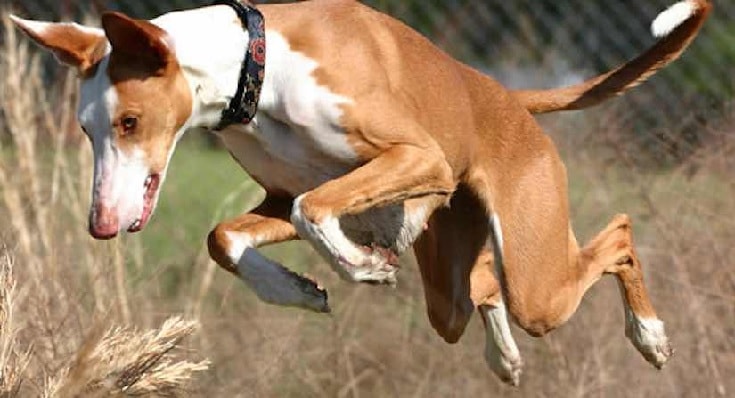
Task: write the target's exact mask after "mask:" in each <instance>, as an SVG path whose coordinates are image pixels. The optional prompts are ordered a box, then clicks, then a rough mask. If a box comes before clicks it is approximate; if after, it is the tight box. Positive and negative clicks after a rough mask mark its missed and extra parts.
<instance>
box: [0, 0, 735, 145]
mask: <svg viewBox="0 0 735 398" xmlns="http://www.w3.org/2000/svg"><path fill="white" fill-rule="evenodd" d="M674 1H675V0H649V1H644V2H641V1H634V0H619V1H614V2H611V1H599V0H514V1H506V0H481V1H478V0H369V1H365V2H366V3H368V4H370V5H371V6H374V7H376V8H378V9H381V10H384V11H385V12H387V13H389V14H390V15H393V16H395V17H397V18H399V19H401V20H403V21H405V22H406V23H407V24H409V25H411V26H412V27H414V28H415V29H417V30H419V31H420V32H421V33H423V34H425V35H426V36H428V37H430V38H431V39H432V40H433V41H434V42H435V43H437V44H438V45H439V46H441V47H442V48H444V49H445V50H447V51H448V52H450V53H451V54H452V55H454V56H455V57H457V58H458V59H460V60H462V61H464V62H467V63H469V64H471V65H473V66H475V67H476V68H478V69H480V70H483V71H485V72H487V73H488V74H491V75H493V76H494V77H495V78H497V79H498V80H500V81H501V82H502V83H504V84H505V85H507V86H509V87H514V88H528V87H554V86H560V85H565V84H570V83H574V82H577V81H580V80H583V79H584V78H585V77H589V76H592V75H594V74H597V73H600V72H603V71H607V70H609V69H610V68H612V67H614V66H616V65H618V64H620V63H621V62H623V61H625V60H628V59H630V58H632V57H634V56H635V55H637V54H639V53H641V52H642V51H643V50H644V49H646V48H647V47H648V46H650V45H651V44H653V42H654V38H653V37H652V35H651V34H650V32H649V27H650V23H651V21H652V20H653V19H654V18H655V17H656V15H657V14H658V13H659V12H660V11H662V10H663V9H665V8H666V7H668V6H670V5H671V4H672V3H673V2H674ZM266 2H267V1H262V2H260V3H266ZM271 2H279V1H271ZM280 2H283V1H280ZM208 3H210V0H158V1H152V0H89V1H74V0H0V4H2V5H4V6H5V8H8V7H10V8H11V9H12V10H13V11H14V12H17V13H19V14H21V15H23V16H25V17H30V18H37V19H78V18H81V17H82V16H83V15H85V14H89V13H92V14H95V13H99V12H101V11H103V10H118V11H122V12H126V13H128V14H130V15H134V16H136V17H140V18H152V17H154V16H156V15H159V14H161V13H164V12H167V11H171V10H176V9H185V8H191V7H196V6H202V5H206V4H208ZM714 5H715V11H714V13H713V15H712V17H711V18H710V20H709V21H708V22H707V25H706V26H705V28H704V29H703V31H702V33H701V34H700V36H699V37H698V38H697V40H696V41H695V43H694V44H693V45H692V47H691V48H690V49H689V50H688V51H687V52H686V53H685V55H684V56H683V57H682V59H681V60H679V61H677V62H676V63H675V64H673V65H672V66H670V67H668V68H667V69H666V70H664V71H663V72H661V73H659V74H658V75H656V76H655V77H654V78H653V79H651V81H649V82H648V83H647V84H646V85H645V86H644V88H643V89H639V90H635V91H634V92H633V93H631V94H628V95H626V96H624V97H623V99H620V100H617V101H615V102H614V104H615V105H614V106H616V107H617V109H618V110H619V111H620V114H621V116H620V117H618V118H616V120H617V121H618V122H619V123H620V124H621V125H622V126H623V127H624V128H625V129H627V130H629V131H631V132H633V134H638V135H641V134H643V133H644V132H645V133H647V134H648V135H649V136H652V137H655V136H656V134H650V132H651V131H652V130H655V129H666V135H671V134H672V133H671V130H672V129H674V130H680V131H681V132H686V131H689V130H691V129H692V126H691V123H699V121H701V120H705V119H707V118H709V117H710V116H711V115H712V114H714V113H717V112H719V111H721V110H722V109H724V108H723V104H727V103H729V100H730V99H731V97H732V96H733V93H734V92H735V73H733V72H732V65H735V24H733V23H732V22H731V21H733V20H734V19H735V2H733V1H732V0H714ZM673 115H677V117H672V116H673ZM682 115H685V117H682ZM682 119H686V121H685V122H684V123H682ZM674 121H675V122H674ZM672 122H673V123H672ZM673 134H674V135H677V134H678V133H677V132H676V131H675V132H674V133H673ZM681 134H684V133H681ZM681 134H680V135H681ZM659 138H660V135H659Z"/></svg>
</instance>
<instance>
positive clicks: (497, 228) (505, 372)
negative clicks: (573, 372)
mask: <svg viewBox="0 0 735 398" xmlns="http://www.w3.org/2000/svg"><path fill="white" fill-rule="evenodd" d="M490 232H491V234H492V237H491V238H492V239H493V253H494V256H495V261H494V263H495V276H496V277H497V278H498V281H499V282H500V283H501V284H502V283H503V229H502V227H501V225H500V217H498V215H497V214H495V215H493V216H491V220H490ZM480 308H481V310H482V311H483V312H484V315H485V317H486V321H487V324H486V345H485V359H486V360H487V363H488V365H489V366H490V368H491V369H492V370H493V371H494V372H495V374H497V375H498V376H499V377H500V378H501V379H502V380H503V381H506V382H508V383H510V384H511V385H514V386H517V385H518V384H519V383H520V376H521V367H522V366H523V363H522V360H521V354H520V351H519V350H518V346H517V345H516V342H515V339H514V338H513V334H512V333H511V330H510V324H509V323H508V314H507V310H506V308H505V302H504V301H503V299H502V294H501V298H500V300H498V302H497V303H496V304H495V305H494V306H482V307H480Z"/></svg>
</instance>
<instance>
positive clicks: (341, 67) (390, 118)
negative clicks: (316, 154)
mask: <svg viewBox="0 0 735 398" xmlns="http://www.w3.org/2000/svg"><path fill="white" fill-rule="evenodd" d="M696 4H697V6H698V10H697V12H696V14H695V15H694V16H693V17H692V18H690V19H689V20H688V21H687V22H686V23H684V24H683V25H681V26H679V27H678V28H676V29H675V30H674V31H673V32H672V33H671V34H670V35H669V36H667V37H666V38H664V39H662V40H661V41H660V42H659V43H657V44H656V45H655V46H654V47H652V48H651V49H650V50H648V51H647V52H645V53H644V54H643V55H641V56H640V57H638V58H636V59H635V60H633V61H631V62H629V63H627V64H624V65H622V66H621V67H619V68H617V69H615V70H613V71H611V72H609V73H606V74H603V75H601V76H598V77H596V78H593V79H591V80H589V81H587V82H585V83H582V84H580V85H576V86H572V87H568V88H562V89H553V90H525V91H510V90H508V89H506V88H504V87H503V86H502V85H500V84H499V83H498V82H496V81H494V80H492V79H491V78H489V77H487V76H485V75H483V74H481V73H479V72H477V71H475V70H474V69H472V68H470V67H468V66H466V65H464V64H461V63H459V62H457V61H456V60H454V59H452V58H451V57H450V56H448V55H447V54H446V53H444V52H443V51H441V50H439V49H438V48H437V47H436V46H434V45H433V44H431V43H430V42H429V41H428V40H427V39H425V38H424V37H422V36H421V35H419V34H418V33H416V32H415V31H413V30H412V29H410V28H409V27H407V26H406V25H404V24H402V23H401V22H399V21H397V20H395V19H393V18H391V17H389V16H387V15H385V14H382V13H379V12H377V11H374V10H372V9H370V8H368V7H366V6H363V5H361V4H359V3H358V2H354V1H347V0H321V1H310V2H299V3H294V4H288V5H263V6H261V7H260V9H261V10H262V12H263V14H264V15H265V19H266V24H267V28H268V29H269V30H273V31H276V32H278V33H280V34H281V35H282V36H283V37H284V38H285V39H286V41H287V42H288V44H289V46H290V47H291V50H292V51H297V52H300V53H302V54H303V55H305V56H306V57H308V58H309V59H311V60H314V61H315V62H316V63H317V64H318V65H319V66H318V68H317V69H316V71H315V72H314V74H313V75H314V78H315V79H316V80H317V82H318V84H319V85H321V86H324V87H326V88H328V89H329V91H330V92H331V93H334V94H337V95H340V96H342V97H345V98H349V99H350V101H349V102H348V104H347V105H342V111H343V116H342V118H341V120H339V121H338V124H339V126H340V127H341V131H342V132H343V133H344V134H345V135H346V138H347V142H348V143H349V144H350V147H351V148H352V149H353V150H354V152H355V153H356V154H357V157H358V162H357V166H356V167H354V168H353V169H352V170H351V171H350V172H349V173H347V174H346V175H343V176H341V177H339V178H335V179H333V180H330V181H328V182H326V183H324V184H323V185H321V186H319V187H317V188H316V189H314V190H312V191H310V192H306V193H305V194H304V195H303V196H302V197H301V198H300V200H299V201H298V203H299V206H300V207H299V208H298V210H299V211H300V212H301V213H302V215H303V217H304V218H305V219H306V221H307V222H308V225H318V224H320V223H321V222H323V221H325V220H331V219H334V218H340V217H344V216H352V215H358V214H363V213H365V212H366V211H368V210H371V209H375V208H379V207H384V206H396V205H402V204H403V205H404V206H405V209H416V208H425V209H426V211H427V213H426V214H429V215H431V216H430V217H427V218H428V219H427V220H426V223H427V229H426V231H425V233H424V234H423V235H422V236H421V237H420V238H419V239H418V241H417V242H416V244H415V246H414V248H415V253H416V257H417V260H418V263H419V266H420V269H421V274H422V278H423V283H424V288H425V289H424V290H425V296H426V300H427V307H428V312H429V317H430V319H431V322H432V325H433V326H434V327H435V328H436V330H437V331H438V332H439V334H440V335H441V336H442V337H444V339H446V340H447V341H449V342H455V341H457V340H458V339H459V338H460V337H461V335H462V333H463V331H464V329H465V327H466V324H467V321H468V320H469V318H470V315H471V313H472V311H473V310H474V308H475V307H477V306H483V305H489V306H493V305H498V303H499V299H500V298H501V287H502V296H503V298H504V300H503V301H504V302H506V304H507V305H508V308H509V311H510V313H511V314H512V316H513V318H514V319H515V320H516V321H517V322H518V324H519V325H520V326H521V327H522V328H523V329H525V330H526V331H527V332H528V333H530V334H532V335H536V336H538V335H543V334H544V333H546V332H548V331H549V330H552V329H554V328H555V327H558V326H559V325H561V324H562V323H563V322H565V321H566V320H567V319H568V318H569V317H570V316H571V315H572V314H573V313H574V311H575V310H576V308H577V306H578V304H579V302H580V300H581V298H582V296H583V294H584V293H585V291H586V290H587V289H588V288H589V287H590V286H591V285H592V284H593V283H594V282H595V281H596V280H598V279H599V278H600V277H601V276H602V275H603V274H605V273H611V274H615V275H616V276H617V277H618V279H619V281H620V282H621V286H622V288H623V293H624V299H625V302H626V303H627V305H628V306H629V307H630V309H631V310H632V311H633V313H634V314H635V315H636V316H638V317H641V318H655V311H654V310H653V306H652V305H651V303H650V300H649V298H648V295H647V293H646V289H645V286H644V285H643V282H642V269H641V264H640V262H639V260H638V258H637V256H636V253H635V249H634V247H633V242H632V233H631V224H630V220H629V219H628V218H627V217H626V216H618V217H616V218H614V219H613V221H612V222H611V223H610V225H609V226H608V227H607V228H606V229H605V230H603V231H602V232H601V233H600V234H598V236H597V237H595V238H594V239H593V240H592V241H591V242H590V243H589V244H588V245H586V246H584V248H582V249H580V248H579V246H578V244H577V241H576V238H575V237H574V234H573V232H572V231H571V228H570V223H569V209H568V197H567V176H566V170H565V167H564V164H563V163H562V160H561V159H560V157H559V154H558V153H557V151H556V148H555V146H554V144H553V142H552V141H551V140H550V139H549V138H548V137H547V136H546V135H544V134H543V132H542V131H541V129H540V127H539V126H538V124H537V123H536V121H535V120H534V118H533V116H532V113H540V112H551V111H557V110H564V109H581V108H585V107H588V106H591V105H594V104H597V103H599V102H601V101H603V100H605V99H607V98H609V97H611V96H614V95H618V94H620V93H622V92H624V91H626V90H628V89H630V88H631V87H633V86H635V85H637V84H639V83H640V82H642V81H643V80H645V79H646V78H647V77H649V76H650V75H652V74H653V73H655V71H657V70H658V69H660V68H661V67H663V66H665V65H666V64H668V63H670V62H671V61H673V60H674V59H676V58H677V57H678V56H679V55H680V54H681V53H682V51H683V50H684V49H685V48H686V47H687V46H688V45H689V44H690V43H691V41H692V40H693V38H694V37H695V36H696V34H697V33H698V31H699V29H700V28H701V26H702V23H703V22H704V20H705V19H706V17H707V15H708V13H709V11H710V8H711V5H710V4H709V3H708V2H707V1H705V0H697V3H696ZM233 22H235V23H237V21H236V20H234V14H233ZM103 25H104V26H105V30H106V34H107V35H108V36H109V37H110V41H111V43H112V46H113V50H112V54H111V59H110V67H109V71H108V73H109V75H110V78H111V80H112V82H113V84H114V86H115V88H116V89H117V91H118V94H119V97H120V104H119V106H118V107H119V109H117V110H115V114H114V118H113V123H118V124H117V125H116V128H117V129H118V131H119V123H120V121H121V120H122V119H123V118H125V117H126V116H128V115H134V116H135V115H138V116H139V117H140V123H139V125H138V126H137V129H136V131H135V132H134V133H133V134H128V133H127V132H126V133H125V134H119V133H118V134H117V138H116V139H117V140H118V144H119V145H120V146H125V145H132V144H136V145H137V146H139V147H142V148H143V149H144V151H145V153H146V154H148V156H149V157H151V159H149V160H150V162H151V164H153V165H154V167H156V165H160V164H161V162H162V161H163V160H164V152H165V151H163V148H169V147H170V146H171V141H172V140H173V139H174V132H175V131H176V130H177V128H178V127H180V126H181V125H182V124H183V123H184V119H185V118H186V116H187V115H189V114H190V113H191V106H192V105H191V102H192V101H191V98H190V96H189V94H188V89H187V88H186V84H185V82H184V78H183V75H182V73H181V70H180V67H179V66H178V64H177V63H176V61H175V57H174V55H173V54H172V53H170V50H168V47H167V46H166V37H165V33H164V32H163V31H161V30H160V29H158V28H156V27H155V26H153V25H151V24H149V23H147V22H143V21H136V20H132V19H130V18H128V17H125V16H123V15H121V14H114V13H111V14H106V15H105V16H104V17H103ZM21 27H22V25H21ZM34 39H36V40H37V41H39V42H41V43H42V44H44V45H45V46H47V47H49V48H51V49H52V50H54V51H56V52H57V54H58V53H59V51H60V52H61V54H62V56H63V57H65V58H66V59H67V60H69V62H70V63H72V64H76V66H78V67H81V68H82V69H83V67H85V66H86V67H87V68H88V65H87V64H88V63H91V62H93V61H94V60H95V59H96V58H95V57H96V55H93V54H96V52H95V51H96V50H94V49H96V48H97V47H98V46H97V44H95V43H94V41H93V40H91V39H90V37H83V38H75V39H74V40H73V43H69V42H67V41H65V39H62V38H61V37H60V34H56V33H53V34H50V35H49V36H48V37H34ZM93 50H94V51H93ZM141 54H143V55H141ZM141 77H145V79H141ZM143 109H155V110H156V112H146V113H145V115H143V114H142V113H141V112H142V110H143ZM325 156H326V155H325ZM164 164H165V163H164ZM256 177H258V176H256ZM261 177H262V176H261ZM265 188H266V190H267V191H268V196H267V199H266V200H265V202H264V203H263V204H262V205H261V206H260V207H258V208H257V209H256V210H254V211H253V212H251V213H250V214H246V215H243V216H240V217H238V218H237V219H235V220H233V221H230V222H225V223H222V224H220V225H219V226H218V227H217V228H215V230H213V231H212V233H211V234H210V236H209V249H210V253H211V255H212V257H213V258H214V259H215V260H216V261H217V262H218V263H219V264H220V265H222V266H223V267H224V268H226V269H228V270H229V271H230V272H235V273H237V267H236V265H235V261H236V260H235V259H233V258H232V256H231V255H230V253H229V251H230V249H231V245H232V242H231V241H230V240H229V238H228V233H243V234H245V235H247V236H248V237H249V238H250V239H257V240H258V241H257V242H254V243H253V242H249V243H252V244H254V245H255V246H260V245H265V244H270V243H276V242H280V241H284V240H289V239H295V238H296V237H297V234H296V230H295V229H294V227H293V225H292V224H291V223H289V222H288V218H289V214H290V213H291V212H290V208H289V205H290V203H291V202H292V200H293V198H291V197H288V196H284V195H283V191H278V190H277V189H276V187H268V186H266V187H265ZM281 188H283V187H281ZM490 219H493V220H496V221H499V226H500V227H501V229H502V234H503V239H502V247H498V248H496V250H497V249H502V267H501V268H502V270H501V271H502V279H501V280H500V281H498V280H497V279H496V278H495V274H494V272H493V261H492V254H491V253H490V251H489V250H488V249H487V248H486V241H487V239H488V235H489V233H490V226H489V225H488V223H489V221H488V220H490ZM300 221H303V220H300ZM299 225H301V224H299ZM497 232H498V233H499V232H500V231H497ZM322 236H326V235H324V234H323V235H322ZM312 243H314V242H312ZM496 254H497V253H496ZM302 286H303V290H304V292H308V291H312V290H313V289H312V287H313V286H308V284H302ZM306 294H309V293H306ZM316 296H317V298H319V299H320V300H321V299H323V300H324V302H325V301H326V294H324V295H323V297H320V296H319V295H318V294H316ZM320 303H321V302H318V303H317V304H316V305H315V306H313V307H312V308H315V309H317V310H319V309H320V308H322V307H320V306H319V304H320ZM654 348H658V347H654ZM668 354H669V353H668V352H667V353H666V356H667V355H668ZM644 355H646V353H644ZM659 362H660V361H659ZM658 365H660V363H658V362H657V366H658Z"/></svg>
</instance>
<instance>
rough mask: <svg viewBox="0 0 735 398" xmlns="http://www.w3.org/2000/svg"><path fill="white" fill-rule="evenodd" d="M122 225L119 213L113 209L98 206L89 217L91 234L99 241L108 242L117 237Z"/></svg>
mask: <svg viewBox="0 0 735 398" xmlns="http://www.w3.org/2000/svg"><path fill="white" fill-rule="evenodd" d="M119 231H120V223H119V220H118V216H117V212H116V211H114V210H113V209H112V208H109V207H106V206H102V205H97V206H94V207H93V208H92V211H91V214H90V215H89V234H90V235H92V237H93V238H95V239H99V240H108V239H112V238H114V237H116V236H117V234H118V232H119Z"/></svg>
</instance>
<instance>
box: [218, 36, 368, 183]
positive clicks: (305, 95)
mask: <svg viewBox="0 0 735 398" xmlns="http://www.w3.org/2000/svg"><path fill="white" fill-rule="evenodd" d="M267 39H268V44H267V46H268V47H267V53H268V55H267V63H266V77H265V82H264V84H263V91H262V93H261V100H260V106H259V111H258V114H257V116H256V118H255V121H254V122H253V123H252V124H251V125H250V126H232V127H230V128H227V129H225V130H224V131H222V132H221V133H220V136H221V137H222V140H223V141H224V143H225V145H226V146H227V148H228V149H229V150H230V152H231V153H232V155H233V156H234V157H235V158H236V159H237V161H238V162H239V163H240V165H241V166H242V167H243V168H244V169H245V170H246V171H247V172H248V173H249V174H251V175H252V176H253V177H254V178H255V179H257V180H258V181H259V182H260V183H261V184H263V185H264V186H265V187H266V188H269V189H275V190H281V191H285V192H288V193H290V194H292V195H294V196H297V195H299V194H302V193H304V192H307V191H310V190H312V189H314V188H316V187H317V186H319V185H321V184H323V183H324V182H326V181H329V180H331V179H334V178H337V177H339V176H342V175H344V174H346V173H347V172H349V171H350V170H352V169H354V168H355V167H356V165H357V162H358V157H357V154H356V153H355V151H354V150H353V148H352V147H351V146H350V144H349V143H348V141H347V136H346V132H345V131H344V130H343V129H342V127H341V123H340V119H341V117H342V113H343V112H342V107H343V106H345V105H349V104H351V103H352V101H351V100H350V99H349V98H345V97H343V96H340V95H337V94H335V93H333V92H331V91H330V90H329V89H328V88H327V87H324V86H320V85H319V84H318V83H317V81H316V79H315V78H314V76H313V72H314V71H315V70H316V69H317V67H318V66H319V65H318V63H317V62H316V61H314V60H312V59H310V58H308V57H306V56H304V55H303V54H301V53H297V52H294V51H292V50H291V49H290V48H289V46H288V43H287V42H286V40H285V38H284V37H283V36H282V35H280V34H279V33H278V32H275V31H268V32H267Z"/></svg>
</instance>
